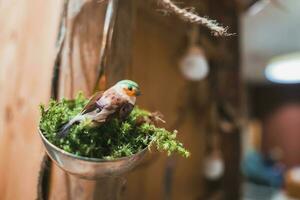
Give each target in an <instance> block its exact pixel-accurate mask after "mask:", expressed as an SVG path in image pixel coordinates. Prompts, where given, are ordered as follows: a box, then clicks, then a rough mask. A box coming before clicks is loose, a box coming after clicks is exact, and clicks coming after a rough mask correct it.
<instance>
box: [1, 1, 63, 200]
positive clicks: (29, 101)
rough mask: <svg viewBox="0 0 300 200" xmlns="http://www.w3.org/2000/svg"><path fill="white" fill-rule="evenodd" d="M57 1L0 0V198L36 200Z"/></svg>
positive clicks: (58, 7) (57, 15)
mask: <svg viewBox="0 0 300 200" xmlns="http://www.w3.org/2000/svg"><path fill="white" fill-rule="evenodd" d="M61 2H62V1H60V0H53V1H46V2H45V1H39V0H26V1H18V0H10V1H1V2H0V15H1V17H0V26H1V33H0V43H1V45H0V66H1V67H0V96H1V102H0V104H1V107H0V122H1V125H0V127H1V130H0V180H1V181H0V199H2V200H6V199H14V200H18V199H20V200H21V199H35V198H36V197H37V182H38V173H39V169H40V164H41V161H42V157H43V154H44V151H43V148H42V145H41V142H40V138H39V136H38V134H37V126H38V120H39V109H38V106H39V104H40V103H42V102H43V103H46V102H47V101H48V100H49V96H50V82H51V76H52V66H53V62H54V54H55V39H56V34H57V27H58V19H59V15H60V11H61Z"/></svg>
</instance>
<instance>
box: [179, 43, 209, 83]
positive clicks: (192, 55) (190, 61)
mask: <svg viewBox="0 0 300 200" xmlns="http://www.w3.org/2000/svg"><path fill="white" fill-rule="evenodd" d="M179 65H180V66H179V67H180V70H181V72H182V74H183V76H184V77H185V78H186V79H188V80H191V81H200V80H202V79H204V78H205V77H206V76H207V75H208V73H209V66H208V62H207V59H206V56H205V54H204V51H203V50H202V48H201V47H199V46H196V45H193V46H191V47H190V48H189V49H188V51H187V53H186V55H185V56H184V57H183V59H181V61H180V63H179Z"/></svg>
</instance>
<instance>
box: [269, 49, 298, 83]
mask: <svg viewBox="0 0 300 200" xmlns="http://www.w3.org/2000/svg"><path fill="white" fill-rule="evenodd" d="M265 75H266V77H267V79H268V80H270V81H272V82H276V83H300V53H295V54H289V55H285V56H280V57H278V58H275V59H273V60H272V61H271V62H270V63H269V64H268V66H267V68H266V70H265Z"/></svg>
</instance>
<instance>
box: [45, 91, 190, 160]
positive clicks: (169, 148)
mask: <svg viewBox="0 0 300 200" xmlns="http://www.w3.org/2000/svg"><path fill="white" fill-rule="evenodd" d="M87 102H88V100H87V99H86V98H85V97H84V96H83V95H82V94H79V95H78V96H77V97H76V99H75V100H66V99H63V100H62V101H60V102H56V101H54V100H51V101H50V103H49V106H48V108H47V109H46V108H45V106H41V121H40V129H41V131H42V133H43V134H44V135H45V137H46V138H47V139H48V140H49V141H50V142H51V143H53V144H54V145H56V146H57V147H59V148H61V149H63V150H65V151H67V152H69V153H73V154H76V155H79V156H85V157H92V158H104V159H114V158H120V157H124V156H130V155H132V154H135V153H137V152H139V151H140V150H142V149H144V148H146V147H147V146H149V147H150V146H156V148H157V149H158V150H163V151H166V152H167V153H168V155H170V154H171V153H173V152H177V153H179V154H180V155H182V156H184V157H188V156H189V152H188V151H187V150H186V149H185V148H184V147H183V145H182V143H180V142H178V141H177V140H176V131H174V132H169V131H167V130H166V129H164V128H159V127H156V126H155V125H154V123H152V122H153V121H155V120H154V119H153V114H152V113H150V112H148V111H146V110H143V109H140V108H138V107H136V108H134V110H133V111H132V112H131V114H130V116H129V117H128V118H127V119H126V121H124V122H121V121H119V120H117V119H113V120H111V121H109V122H107V123H105V124H103V125H101V126H98V127H93V126H91V125H90V122H89V121H85V122H82V123H80V124H78V125H74V126H73V127H72V128H71V129H70V132H69V134H68V136H67V137H65V138H63V139H60V138H58V137H56V133H57V130H58V129H59V128H60V127H61V126H62V124H64V123H66V122H67V121H68V120H70V119H71V118H72V117H74V116H75V115H77V114H78V113H79V112H80V111H81V110H82V108H83V107H84V106H85V105H86V103H87Z"/></svg>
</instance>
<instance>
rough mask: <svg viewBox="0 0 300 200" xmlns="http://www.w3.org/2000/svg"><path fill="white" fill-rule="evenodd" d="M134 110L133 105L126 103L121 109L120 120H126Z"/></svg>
mask: <svg viewBox="0 0 300 200" xmlns="http://www.w3.org/2000/svg"><path fill="white" fill-rule="evenodd" d="M133 108H134V105H132V104H131V103H129V102H124V103H123V105H122V106H121V107H120V111H119V118H120V119H121V120H125V119H126V118H127V117H128V115H129V114H130V113H131V111H132V110H133Z"/></svg>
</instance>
